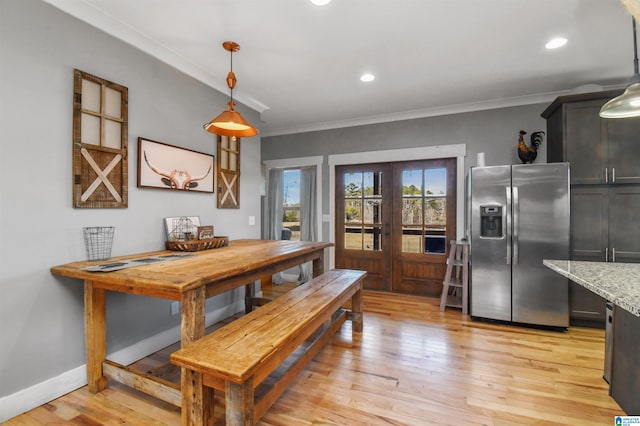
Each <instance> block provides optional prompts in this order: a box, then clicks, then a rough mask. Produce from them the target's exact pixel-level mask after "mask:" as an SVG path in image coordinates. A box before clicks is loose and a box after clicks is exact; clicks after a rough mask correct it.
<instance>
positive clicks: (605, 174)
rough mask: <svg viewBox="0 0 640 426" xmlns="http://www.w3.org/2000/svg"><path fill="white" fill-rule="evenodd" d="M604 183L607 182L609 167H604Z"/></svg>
mask: <svg viewBox="0 0 640 426" xmlns="http://www.w3.org/2000/svg"><path fill="white" fill-rule="evenodd" d="M604 183H609V168H608V167H605V168H604Z"/></svg>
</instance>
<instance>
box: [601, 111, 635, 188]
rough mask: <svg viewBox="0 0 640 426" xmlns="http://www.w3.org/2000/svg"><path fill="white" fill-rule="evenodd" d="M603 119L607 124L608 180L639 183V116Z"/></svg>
mask: <svg viewBox="0 0 640 426" xmlns="http://www.w3.org/2000/svg"><path fill="white" fill-rule="evenodd" d="M604 121H605V123H606V126H607V139H608V156H609V173H610V176H609V182H611V183H616V184H624V183H640V165H638V162H639V161H640V118H625V119H624V120H604Z"/></svg>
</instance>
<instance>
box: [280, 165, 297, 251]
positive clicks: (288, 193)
mask: <svg viewBox="0 0 640 426" xmlns="http://www.w3.org/2000/svg"><path fill="white" fill-rule="evenodd" d="M282 190H283V194H282V200H283V203H282V211H283V213H282V237H283V239H289V240H295V241H300V169H290V170H283V171H282ZM287 237H288V238H287Z"/></svg>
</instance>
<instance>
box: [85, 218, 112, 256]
mask: <svg viewBox="0 0 640 426" xmlns="http://www.w3.org/2000/svg"><path fill="white" fill-rule="evenodd" d="M114 230H115V227H113V226H88V227H85V228H82V231H83V232H84V245H85V247H86V249H87V257H88V258H89V260H91V261H93V260H107V259H109V258H110V257H111V245H112V244H113V231H114Z"/></svg>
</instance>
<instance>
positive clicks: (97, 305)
mask: <svg viewBox="0 0 640 426" xmlns="http://www.w3.org/2000/svg"><path fill="white" fill-rule="evenodd" d="M332 245H333V244H332V243H326V242H308V241H290V240H279V241H276V240H233V241H230V242H229V244H228V245H227V246H225V247H220V248H216V249H211V250H203V251H199V252H194V253H193V256H189V257H180V258H177V259H175V260H169V261H162V262H153V263H149V264H142V265H141V266H136V267H131V268H126V269H120V270H116V271H112V272H92V271H87V270H86V269H83V268H86V267H88V266H92V265H98V264H105V263H108V264H113V263H119V262H127V261H136V260H144V259H149V258H158V257H162V256H169V257H168V258H167V259H171V256H170V255H171V254H175V253H176V252H171V251H168V250H164V251H156V252H149V253H141V254H133V255H128V256H121V257H116V258H112V259H109V260H108V261H102V262H89V261H79V262H72V263H68V264H65V265H60V266H55V267H52V268H51V272H52V273H53V274H54V275H59V276H64V277H71V278H78V279H81V280H84V307H85V315H84V317H85V338H86V361H87V382H88V387H89V391H90V392H92V393H97V392H100V391H101V390H103V389H105V388H106V387H107V380H108V379H111V380H115V381H117V382H120V383H123V384H125V385H129V386H132V387H134V388H136V389H138V390H141V391H143V392H145V393H148V394H150V395H152V396H155V397H157V398H159V399H162V400H164V401H167V402H169V403H172V404H174V405H176V406H181V398H182V396H181V392H180V389H181V388H183V387H184V383H185V380H192V379H193V378H191V377H187V374H185V371H184V369H183V371H182V375H181V381H182V386H181V385H180V384H175V383H171V382H169V381H166V380H162V379H160V378H157V377H153V376H151V375H149V374H147V373H143V372H139V371H135V370H134V369H132V368H129V367H127V366H124V365H121V364H118V363H116V362H113V361H110V360H107V345H106V336H107V323H106V308H107V307H106V291H116V292H121V293H130V294H138V295H144V296H150V297H157V298H162V299H169V300H175V301H180V302H181V303H182V311H181V328H180V343H181V347H185V346H186V345H188V344H189V343H191V342H193V341H196V340H198V339H200V338H202V337H203V336H204V335H205V302H206V300H207V299H208V298H210V297H214V296H217V295H219V294H222V293H224V292H227V291H230V290H233V289H235V288H237V287H242V286H245V288H246V289H247V292H246V296H245V305H246V308H248V309H247V310H250V309H251V305H252V296H253V295H252V294H251V293H250V290H252V289H253V282H255V281H256V280H259V279H260V278H264V277H265V276H270V275H271V274H273V273H276V272H280V271H284V270H286V269H289V268H291V267H294V266H296V265H300V264H302V263H305V262H310V261H311V262H313V276H317V275H320V274H321V273H322V272H323V270H324V249H325V248H328V247H331V246H332Z"/></svg>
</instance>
